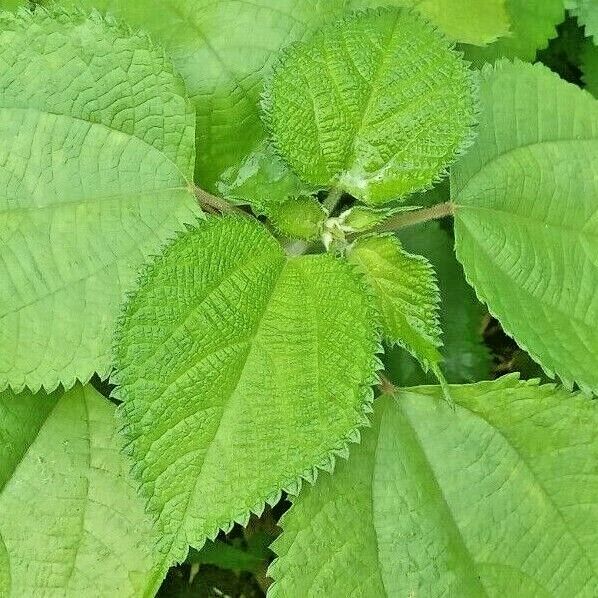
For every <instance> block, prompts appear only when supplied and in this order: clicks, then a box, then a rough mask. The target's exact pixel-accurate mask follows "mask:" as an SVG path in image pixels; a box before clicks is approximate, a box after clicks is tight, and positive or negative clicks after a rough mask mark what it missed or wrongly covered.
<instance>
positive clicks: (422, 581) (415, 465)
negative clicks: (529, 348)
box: [269, 376, 598, 598]
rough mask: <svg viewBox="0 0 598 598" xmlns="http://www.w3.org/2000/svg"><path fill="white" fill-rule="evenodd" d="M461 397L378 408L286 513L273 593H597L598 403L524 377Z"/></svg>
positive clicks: (414, 394)
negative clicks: (333, 465) (345, 457)
mask: <svg viewBox="0 0 598 598" xmlns="http://www.w3.org/2000/svg"><path fill="white" fill-rule="evenodd" d="M451 394H452V396H453V397H454V399H455V401H456V403H457V407H456V411H454V410H452V409H450V408H449V407H448V406H447V405H445V404H444V403H443V401H441V400H440V398H441V391H440V389H439V388H438V387H420V388H412V389H405V390H404V391H401V392H400V393H399V395H398V398H396V399H395V398H391V397H388V396H386V397H383V398H382V399H380V400H378V401H376V403H375V421H374V425H373V427H372V429H371V430H367V431H366V432H365V433H364V435H363V442H362V444H361V445H359V446H357V447H355V448H354V449H352V455H351V458H350V460H349V461H348V462H347V463H344V462H342V463H339V464H338V465H337V469H336V471H335V474H334V476H332V477H331V476H322V477H321V478H320V479H319V480H318V484H317V485H316V486H315V487H313V488H307V489H306V490H305V492H304V493H302V494H301V496H300V497H299V498H298V499H296V500H295V499H294V503H295V504H294V505H293V506H292V508H291V510H290V511H288V512H287V514H286V515H285V516H284V517H283V520H282V528H283V534H282V536H281V537H280V538H279V539H278V540H276V541H275V543H274V545H273V549H274V551H275V552H276V553H277V554H278V555H279V558H278V559H277V560H276V561H275V562H274V564H273V565H272V566H271V568H270V575H271V576H272V577H273V578H274V580H275V583H274V585H273V586H272V587H271V588H270V592H269V596H272V598H275V597H278V596H306V597H309V596H430V597H436V596H438V597H440V596H459V597H471V598H474V597H475V598H477V597H478V596H501V595H504V596H508V595H513V591H514V589H515V593H516V595H517V596H565V595H566V596H588V597H589V596H596V595H597V594H598V575H597V573H596V570H597V565H598V475H597V471H596V462H597V460H598V435H597V434H596V430H597V429H598V404H597V403H595V402H593V401H589V400H587V399H584V398H583V397H581V396H579V395H570V394H569V393H567V392H565V391H563V390H560V389H556V388H555V387H554V386H537V382H528V383H525V382H519V381H518V380H517V379H516V378H515V377H513V376H509V377H506V378H502V379H500V380H497V381H494V382H483V383H479V384H475V385H466V386H453V387H452V388H451ZM572 482H574V483H572Z"/></svg>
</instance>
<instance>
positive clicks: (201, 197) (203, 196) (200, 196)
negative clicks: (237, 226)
mask: <svg viewBox="0 0 598 598" xmlns="http://www.w3.org/2000/svg"><path fill="white" fill-rule="evenodd" d="M193 192H194V193H195V197H197V201H198V202H199V205H200V206H201V208H202V209H203V210H205V211H206V212H220V213H221V214H232V213H233V212H240V211H241V210H239V209H238V208H237V207H236V206H233V205H231V204H229V203H228V202H227V201H226V200H225V199H222V198H220V197H216V196H215V195H212V194H211V193H208V192H207V191H204V190H203V189H200V188H199V187H197V186H195V187H193Z"/></svg>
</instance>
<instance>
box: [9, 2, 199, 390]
mask: <svg viewBox="0 0 598 598" xmlns="http://www.w3.org/2000/svg"><path fill="white" fill-rule="evenodd" d="M0 60H1V62H2V68H1V69H0V256H1V258H2V259H1V260H0V388H4V387H6V386H7V384H10V385H11V386H12V387H13V388H14V389H21V388H23V386H24V385H27V386H29V387H30V388H32V389H39V388H40V386H44V387H45V388H46V389H48V390H51V389H53V388H55V387H56V386H57V385H58V383H60V382H62V383H63V384H64V385H65V386H66V387H70V386H72V385H73V384H74V382H75V380H76V379H79V380H83V381H85V380H88V379H89V377H90V376H91V375H92V374H93V372H94V371H97V372H99V373H101V374H105V373H107V371H108V369H109V366H110V346H111V337H112V333H113V324H114V322H115V319H116V316H117V313H118V309H119V304H120V302H121V300H122V298H123V290H124V289H125V288H127V287H128V286H129V285H130V283H131V282H132V280H133V279H134V277H135V271H136V269H137V267H138V266H139V265H140V264H141V263H142V262H143V261H144V259H145V258H146V257H147V255H148V254H150V253H152V252H155V251H156V250H157V249H158V248H159V247H160V245H161V243H162V241H163V240H165V239H166V238H168V237H169V236H170V235H172V232H173V231H174V230H176V229H178V228H181V227H182V226H183V224H182V223H183V222H185V221H188V220H191V219H194V214H196V213H197V211H198V210H197V208H196V207H195V205H196V204H195V200H194V198H193V196H192V194H191V193H190V192H189V191H188V188H187V187H188V181H189V180H191V177H192V174H193V161H194V132H193V126H194V120H193V111H192V107H191V105H190V103H189V102H188V100H187V99H186V96H185V91H184V87H183V83H182V81H181V80H180V79H179V78H178V76H176V75H175V74H174V73H173V71H172V67H171V66H170V64H169V62H168V61H167V60H166V59H165V57H164V54H163V52H162V50H160V49H157V48H156V47H154V46H153V45H152V44H151V43H150V41H149V40H148V39H147V38H146V37H145V36H144V35H140V34H139V35H132V34H130V33H129V32H128V31H127V30H125V29H124V28H122V27H121V26H119V25H116V24H114V23H112V22H106V21H105V20H103V19H102V18H100V17H99V15H97V14H93V15H91V16H86V15H84V14H81V13H74V14H67V13H63V12H61V11H60V10H59V9H55V10H53V11H52V12H50V13H47V12H46V11H44V10H41V9H38V10H37V12H36V13H35V15H28V13H26V12H25V11H21V12H19V13H18V16H14V15H12V14H10V13H3V14H2V15H1V16H0Z"/></svg>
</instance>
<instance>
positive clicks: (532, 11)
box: [463, 0, 565, 66]
mask: <svg viewBox="0 0 598 598" xmlns="http://www.w3.org/2000/svg"><path fill="white" fill-rule="evenodd" d="M480 4H481V3H480ZM506 7H507V13H508V16H509V20H510V22H511V32H510V34H509V35H506V36H504V37H501V38H500V39H499V40H497V41H496V42H494V43H493V44H490V45H489V46H486V47H483V48H481V47H478V46H473V45H464V46H463V50H464V51H465V57H466V58H467V59H468V60H471V61H472V62H473V63H474V64H476V65H478V66H481V65H482V64H484V63H485V62H494V61H495V60H496V59H497V58H501V57H505V58H520V59H521V60H529V61H533V60H534V59H535V57H536V52H537V51H538V50H541V49H542V48H545V47H546V46H547V45H548V40H550V39H552V38H553V37H556V35H557V31H556V26H557V25H558V24H559V23H562V22H563V20H564V18H565V11H564V8H563V0H506Z"/></svg>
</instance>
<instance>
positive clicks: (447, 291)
mask: <svg viewBox="0 0 598 598" xmlns="http://www.w3.org/2000/svg"><path fill="white" fill-rule="evenodd" d="M399 239H400V240H401V243H402V244H403V246H404V247H405V249H406V250H407V251H409V252H411V253H416V254H420V255H424V256H425V257H426V258H428V259H429V260H430V262H431V263H432V265H433V267H434V271H435V272H436V275H437V277H438V288H439V289H440V297H441V306H442V309H441V310H440V327H441V328H442V344H443V346H442V347H441V348H440V352H441V353H442V357H443V359H442V371H443V373H444V375H445V376H446V379H447V381H448V382H451V383H454V384H461V383H464V382H477V381H478V380H486V379H488V378H489V377H490V367H491V357H490V352H489V350H488V348H487V347H486V346H485V345H484V344H483V343H482V335H481V326H482V318H483V317H484V315H485V314H486V313H487V312H486V309H485V307H484V306H483V305H482V304H481V303H480V302H479V301H478V300H477V298H476V296H475V293H474V291H473V289H472V288H471V287H470V286H469V285H468V284H467V282H466V280H465V276H464V275H463V268H462V267H461V264H459V262H458V261H457V259H456V258H455V252H454V249H453V241H452V239H451V238H450V237H449V235H448V233H447V232H446V231H445V230H443V229H442V228H441V227H440V225H439V224H437V223H435V222H430V223H427V224H425V225H420V226H414V227H411V228H407V229H404V230H402V231H400V233H399ZM384 363H385V366H386V370H387V372H388V376H389V377H390V378H391V380H392V381H393V382H395V383H396V384H398V385H400V386H415V385H417V384H434V383H435V382H436V380H435V378H434V376H431V375H429V374H425V373H424V372H423V371H422V369H421V367H420V366H419V364H418V363H417V361H416V360H415V359H414V358H412V357H411V356H410V355H408V354H407V352H406V351H405V350H403V349H401V348H394V349H391V350H390V351H387V352H386V355H385V356H384Z"/></svg>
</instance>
